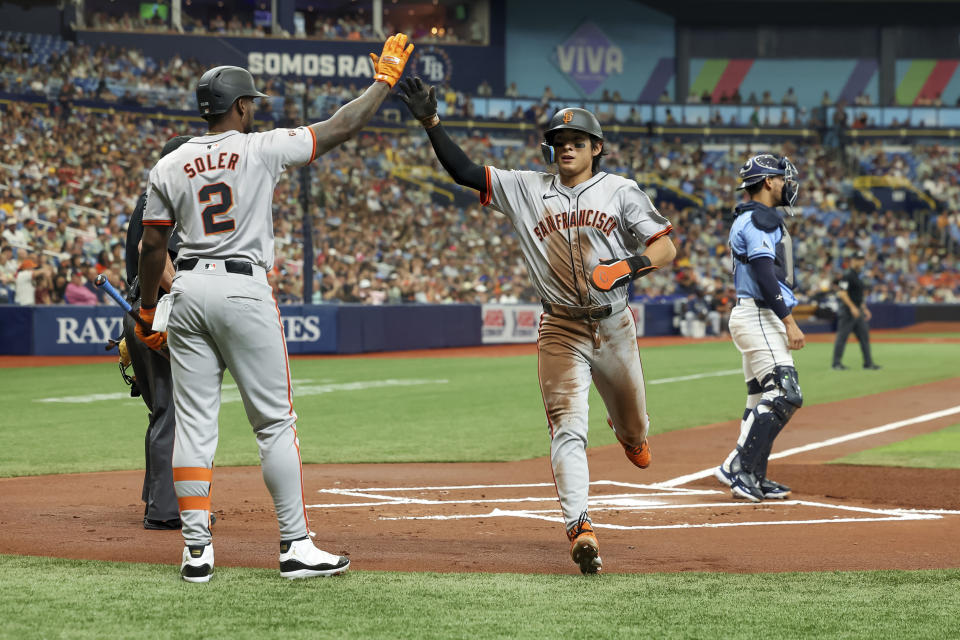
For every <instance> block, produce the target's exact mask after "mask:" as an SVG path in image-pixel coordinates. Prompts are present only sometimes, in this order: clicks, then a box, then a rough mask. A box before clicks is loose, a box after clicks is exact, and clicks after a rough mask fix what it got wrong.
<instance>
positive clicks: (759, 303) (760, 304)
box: [737, 298, 770, 309]
mask: <svg viewBox="0 0 960 640" xmlns="http://www.w3.org/2000/svg"><path fill="white" fill-rule="evenodd" d="M741 300H753V304H755V305H756V306H757V308H758V309H769V308H770V305H768V304H767V303H766V302H764V301H763V300H758V299H757V298H737V304H739V303H740V301H741Z"/></svg>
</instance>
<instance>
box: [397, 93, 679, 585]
mask: <svg viewBox="0 0 960 640" xmlns="http://www.w3.org/2000/svg"><path fill="white" fill-rule="evenodd" d="M400 87H401V93H400V94H399V95H400V97H401V99H402V100H403V101H404V102H405V103H406V104H407V106H408V107H409V108H410V111H411V112H412V113H413V115H414V116H415V117H416V118H417V119H418V120H420V122H421V123H422V124H423V126H424V128H425V129H426V130H427V135H428V136H429V138H430V142H431V143H432V145H433V148H434V151H435V152H436V154H437V158H438V159H439V160H440V163H441V164H442V165H443V167H444V169H446V170H447V172H448V173H449V174H450V175H451V177H453V179H454V180H455V181H456V182H457V183H458V184H461V185H464V186H467V187H471V188H473V189H476V190H478V191H479V192H480V201H481V203H482V204H484V205H489V206H490V207H491V208H492V209H494V210H495V211H499V212H501V213H503V214H504V215H506V216H507V217H508V218H510V220H511V221H512V222H513V225H514V228H515V229H516V231H517V235H518V237H519V240H520V246H521V248H522V251H523V257H524V260H525V262H526V265H527V271H528V272H529V274H530V279H531V280H532V281H533V284H534V286H535V287H536V288H537V291H538V292H539V294H540V296H541V298H542V299H543V309H544V313H543V315H542V316H541V318H540V332H539V337H538V340H537V347H538V354H539V365H538V370H539V376H540V390H541V393H542V396H543V404H544V407H545V409H546V414H547V424H548V427H549V431H550V437H551V445H550V462H551V464H552V466H553V476H554V481H555V483H556V487H557V495H558V496H559V498H560V507H561V509H562V511H563V519H564V524H565V527H566V531H567V536H568V538H569V539H570V541H571V547H570V554H571V557H572V558H573V561H574V562H576V563H577V564H578V565H579V566H580V570H581V571H582V572H583V573H596V572H598V571H600V568H601V560H600V547H599V544H598V542H597V537H596V534H595V533H594V531H593V526H592V523H591V521H590V515H589V511H588V493H589V484H590V473H589V469H588V468H587V454H586V447H587V426H588V425H587V418H588V407H587V397H588V394H589V391H590V382H591V380H592V381H593V383H594V384H595V385H596V387H597V390H598V391H599V392H600V396H601V397H602V398H603V402H604V405H605V406H606V409H607V414H608V419H607V422H608V423H609V424H610V426H611V427H612V428H613V430H614V432H615V433H616V436H617V439H618V440H619V441H620V443H621V445H623V448H624V451H625V452H626V455H627V458H629V459H630V461H631V462H632V463H633V464H634V465H636V466H638V467H640V468H645V467H647V466H648V465H649V464H650V447H649V446H648V445H647V431H648V428H649V417H648V416H647V411H646V399H645V395H644V386H643V368H642V366H641V363H640V353H639V350H638V347H637V340H636V336H637V329H636V325H635V323H634V320H633V314H632V313H631V311H630V310H629V309H628V308H627V289H626V287H625V286H624V285H626V284H627V283H628V282H630V280H631V279H633V278H636V277H640V276H643V275H646V274H648V273H650V272H652V271H653V270H655V269H657V268H659V267H661V266H664V265H668V264H670V263H671V262H672V261H673V258H674V256H675V255H676V249H675V247H674V245H673V241H672V240H671V239H670V238H669V237H667V236H668V234H669V233H670V231H671V230H672V227H671V226H670V223H669V222H668V221H667V220H666V218H664V217H663V216H661V215H660V214H659V213H658V212H657V210H656V208H655V207H654V206H653V204H652V203H651V202H650V198H648V197H647V195H646V194H645V193H644V192H643V191H641V190H640V188H639V187H638V186H637V183H636V182H634V181H632V180H627V179H625V178H621V177H619V176H615V175H610V174H608V173H604V172H603V171H600V170H599V165H600V157H601V156H602V155H603V131H602V130H601V129H600V124H599V123H598V122H597V119H596V118H595V117H594V116H593V114H592V113H590V112H589V111H586V110H584V109H563V110H561V111H559V112H557V114H556V115H554V117H553V119H552V120H551V121H550V125H549V127H548V129H547V131H546V133H545V142H544V144H543V152H544V160H545V162H546V163H547V164H554V163H556V165H557V174H551V173H543V172H539V171H504V170H501V169H496V168H494V167H485V166H480V165H477V164H475V163H473V162H472V161H470V159H468V158H467V156H466V155H465V154H464V152H463V151H462V150H461V149H460V147H458V146H457V145H456V143H454V142H453V141H452V140H451V139H450V137H449V136H448V135H447V133H446V131H444V128H443V126H442V125H441V124H440V119H439V118H438V117H437V109H436V107H437V101H436V96H435V92H434V89H433V88H432V87H430V88H427V87H425V86H424V85H423V83H422V82H421V81H420V79H419V78H415V79H408V80H407V81H406V83H401V85H400ZM641 252H642V253H641ZM638 254H639V255H638Z"/></svg>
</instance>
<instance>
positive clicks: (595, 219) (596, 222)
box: [533, 209, 617, 242]
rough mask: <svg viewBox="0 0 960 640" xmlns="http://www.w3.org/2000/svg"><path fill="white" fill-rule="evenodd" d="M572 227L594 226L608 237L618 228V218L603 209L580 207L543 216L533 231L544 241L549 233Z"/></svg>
mask: <svg viewBox="0 0 960 640" xmlns="http://www.w3.org/2000/svg"><path fill="white" fill-rule="evenodd" d="M570 227H594V228H595V229H599V230H600V231H601V232H603V234H604V235H605V236H607V237H608V238H609V237H610V234H611V233H613V231H614V229H616V228H617V220H616V218H614V217H613V216H609V215H607V214H606V213H604V212H603V211H594V210H593V209H580V211H579V212H577V211H574V212H573V213H567V212H566V211H564V212H562V213H557V214H553V215H549V216H546V217H544V218H541V219H540V221H539V222H537V226H535V227H534V228H533V233H534V234H536V236H537V239H538V240H540V241H541V242H543V240H545V239H546V237H547V236H548V235H550V234H551V233H553V232H554V231H559V230H561V229H568V228H570Z"/></svg>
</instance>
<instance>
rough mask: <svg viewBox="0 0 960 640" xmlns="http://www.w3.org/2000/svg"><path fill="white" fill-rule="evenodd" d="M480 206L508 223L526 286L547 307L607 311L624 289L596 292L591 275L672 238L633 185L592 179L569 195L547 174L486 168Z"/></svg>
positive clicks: (611, 179)
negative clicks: (522, 263)
mask: <svg viewBox="0 0 960 640" xmlns="http://www.w3.org/2000/svg"><path fill="white" fill-rule="evenodd" d="M484 169H485V171H486V174H487V176H486V177H487V187H486V189H485V190H484V191H483V192H482V193H481V197H482V198H483V200H482V201H483V204H487V205H490V207H492V208H493V209H495V210H497V211H500V212H501V213H503V214H505V215H506V216H507V217H508V218H510V220H511V222H513V226H514V228H516V230H517V235H518V236H519V238H520V247H521V250H522V251H523V258H524V261H525V262H526V264H527V271H529V273H530V280H531V281H532V282H533V285H534V286H535V287H536V289H537V291H538V292H539V294H540V296H541V297H542V298H543V299H544V300H546V301H548V302H557V303H560V304H565V305H571V306H591V305H603V304H610V303H613V302H616V301H619V300H620V299H622V298H623V297H624V296H625V295H626V293H627V290H626V288H620V289H614V290H612V291H598V290H596V289H594V288H592V287H591V286H590V285H589V282H590V273H591V272H592V271H593V268H594V267H595V266H597V264H599V262H600V261H601V260H607V259H611V258H612V259H616V260H619V259H622V258H627V257H629V256H631V255H635V254H638V253H642V252H643V249H644V248H645V247H646V246H647V245H648V244H650V243H651V242H653V241H654V240H656V239H657V238H660V237H662V236H664V235H666V234H668V233H670V231H671V230H672V227H671V226H670V222H669V221H668V220H667V219H666V218H664V217H663V216H662V215H660V213H659V212H658V211H657V209H656V207H654V206H653V203H652V202H651V201H650V198H649V197H648V196H647V194H646V193H644V192H643V191H642V190H641V189H640V187H639V186H638V185H637V183H636V182H634V181H633V180H628V179H626V178H622V177H620V176H616V175H613V174H609V173H603V172H600V173H597V174H596V175H594V176H593V177H592V178H590V179H589V180H587V181H586V182H583V183H580V184H578V185H577V186H575V187H573V188H570V187H565V186H563V184H561V183H560V180H559V179H558V178H557V177H556V176H554V175H552V174H549V173H541V172H539V171H504V170H502V169H496V168H494V167H484Z"/></svg>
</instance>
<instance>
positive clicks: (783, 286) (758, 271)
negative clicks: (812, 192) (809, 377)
mask: <svg viewBox="0 0 960 640" xmlns="http://www.w3.org/2000/svg"><path fill="white" fill-rule="evenodd" d="M740 180H741V182H740V186H739V187H738V189H745V190H746V192H747V194H748V196H749V199H748V200H745V201H744V202H741V203H740V204H739V205H737V207H736V208H735V210H734V213H735V215H736V217H735V218H734V221H733V225H732V226H731V228H730V239H729V245H730V252H731V254H732V255H733V258H734V260H733V280H734V285H735V286H736V291H737V305H736V306H735V307H734V308H733V310H732V311H731V313H730V336H731V337H732V338H733V343H734V344H735V345H736V347H737V349H738V350H739V351H740V353H741V354H742V356H743V374H744V379H745V380H746V383H747V402H746V409H745V410H744V412H743V419H742V421H741V423H740V437H739V439H738V440H737V446H736V448H735V449H734V450H733V451H731V452H730V455H728V456H727V459H726V460H725V461H724V462H723V464H721V465H720V466H719V467H717V469H716V470H715V471H714V476H715V477H716V478H717V480H719V481H720V482H722V483H723V484H725V485H727V486H728V487H730V490H731V492H732V494H733V496H734V497H735V498H743V499H746V500H750V501H751V502H760V501H762V500H764V499H784V498H786V497H787V496H789V495H790V487H788V486H786V485H783V484H780V483H779V482H774V481H773V480H770V479H769V478H767V461H768V459H769V457H770V452H771V451H772V449H773V441H774V439H775V438H776V437H777V435H778V434H779V433H780V431H781V430H782V429H783V428H784V427H785V426H786V424H787V422H788V421H789V420H790V418H791V417H792V416H793V414H794V412H795V411H796V410H797V409H798V408H800V406H801V405H802V404H803V396H802V395H801V392H800V383H799V379H798V377H797V370H796V368H795V366H794V363H793V357H792V356H791V355H790V350H791V349H801V348H803V345H804V337H803V332H802V331H800V328H799V327H798V326H797V323H796V321H795V320H794V319H793V315H792V314H791V310H792V309H793V307H794V306H795V305H796V304H797V299H796V297H795V296H794V294H793V286H794V269H793V243H792V240H791V238H790V234H789V233H788V232H787V229H786V227H785V226H784V224H783V215H784V214H783V212H782V211H781V210H778V209H777V208H776V207H785V208H786V209H787V210H788V211H789V212H790V213H792V208H793V206H794V205H795V204H796V201H797V191H798V188H799V183H798V181H797V170H796V168H795V167H794V166H793V163H791V162H790V161H789V160H788V159H787V158H786V157H783V158H777V157H775V156H772V155H770V154H760V155H756V156H754V157H752V158H750V159H749V160H747V161H746V162H745V163H744V164H743V166H742V167H741V168H740Z"/></svg>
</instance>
